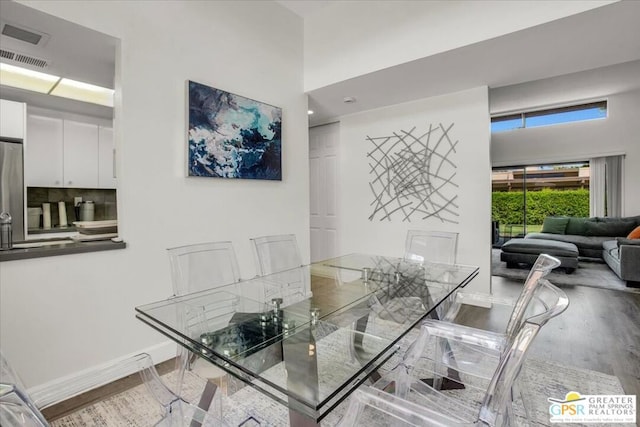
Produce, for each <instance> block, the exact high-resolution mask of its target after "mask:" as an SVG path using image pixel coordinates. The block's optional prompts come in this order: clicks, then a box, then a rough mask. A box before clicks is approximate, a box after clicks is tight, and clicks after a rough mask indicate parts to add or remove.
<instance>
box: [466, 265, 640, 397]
mask: <svg viewBox="0 0 640 427" xmlns="http://www.w3.org/2000/svg"><path fill="white" fill-rule="evenodd" d="M492 288H493V289H492V291H493V294H495V295H504V296H510V297H517V296H518V294H519V293H520V291H521V290H522V283H521V282H519V281H515V280H510V279H505V278H502V277H495V276H494V277H493V281H492ZM562 289H563V290H564V291H565V293H566V294H567V296H568V297H569V308H567V310H566V311H565V312H564V313H562V314H561V315H560V316H558V317H556V318H554V319H552V320H550V321H549V323H548V324H547V325H545V326H544V328H542V330H541V331H540V335H538V336H537V337H536V340H535V341H534V343H533V345H532V348H531V350H530V353H529V355H530V356H532V357H536V358H538V359H544V360H549V361H552V362H557V363H561V364H564V365H569V366H573V367H576V368H581V369H590V370H593V371H598V372H602V373H605V374H608V375H615V376H616V377H618V378H619V379H620V383H621V384H622V388H623V389H624V391H625V393H626V394H635V395H636V396H640V294H637V293H630V292H622V291H614V290H608V289H598V288H592V287H587V286H563V287H562ZM505 318H508V313H504V312H501V310H500V309H498V308H497V307H494V308H492V309H485V308H479V307H473V306H464V308H463V309H462V310H461V311H460V314H459V315H458V317H457V319H456V322H457V323H461V324H465V325H468V326H474V327H478V328H482V329H489V330H496V331H504V327H505V324H504V322H503V320H504V319H505Z"/></svg>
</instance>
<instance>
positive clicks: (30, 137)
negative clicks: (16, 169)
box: [24, 114, 64, 187]
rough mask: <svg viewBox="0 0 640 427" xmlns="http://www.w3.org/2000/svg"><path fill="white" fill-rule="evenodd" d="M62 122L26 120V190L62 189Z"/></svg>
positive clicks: (50, 118)
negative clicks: (42, 188) (33, 188)
mask: <svg viewBox="0 0 640 427" xmlns="http://www.w3.org/2000/svg"><path fill="white" fill-rule="evenodd" d="M63 132H64V128H63V120H62V119H57V118H53V117H44V116H39V115H34V114H29V115H28V116H27V139H26V141H25V152H24V160H25V183H26V185H27V187H63V186H64V185H63V184H62V182H63V181H62V180H63V170H62V165H63V155H62V153H63Z"/></svg>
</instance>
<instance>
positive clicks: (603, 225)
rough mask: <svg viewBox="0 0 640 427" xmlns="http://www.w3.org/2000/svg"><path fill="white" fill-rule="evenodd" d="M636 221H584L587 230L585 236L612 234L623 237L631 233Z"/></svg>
mask: <svg viewBox="0 0 640 427" xmlns="http://www.w3.org/2000/svg"><path fill="white" fill-rule="evenodd" d="M635 224H636V223H635V221H622V220H620V221H610V222H592V221H587V222H585V223H584V225H585V228H586V232H585V236H610V237H622V236H626V235H628V234H629V232H630V231H631V230H633V229H634V228H635Z"/></svg>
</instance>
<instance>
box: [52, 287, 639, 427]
mask: <svg viewBox="0 0 640 427" xmlns="http://www.w3.org/2000/svg"><path fill="white" fill-rule="evenodd" d="M492 287H493V293H494V294H495V295H503V296H511V297H517V295H518V294H519V293H520V291H521V289H522V283H521V282H519V281H514V280H509V279H505V278H501V277H493V282H492ZM563 290H564V291H565V292H566V293H567V296H568V297H569V300H570V305H569V308H568V309H567V311H565V312H564V313H563V314H561V315H560V316H558V317H557V318H555V319H552V320H551V321H550V322H549V324H547V325H546V326H545V327H544V328H543V329H542V331H541V332H540V335H539V336H538V337H537V338H536V341H535V342H534V344H533V346H532V349H531V353H530V355H531V356H533V357H537V358H539V359H545V360H550V361H553V362H557V363H561V364H565V365H569V366H573V367H577V368H582V369H591V370H594V371H598V372H602V373H605V374H609V375H615V376H617V377H618V378H619V379H620V382H621V384H622V387H623V389H624V392H625V393H626V394H635V395H636V396H640V294H634V293H627V292H621V291H613V290H606V289H597V288H591V287H586V286H572V287H566V286H565V287H563ZM319 297H321V294H319V293H315V295H314V298H319ZM327 297H329V295H327ZM508 315H509V313H508V312H504V311H503V310H501V309H499V308H497V307H494V308H492V309H486V308H479V307H472V306H465V307H464V308H463V309H462V310H461V312H460V314H459V316H458V318H457V320H456V321H457V322H458V323H461V324H465V325H468V326H474V327H478V328H483V329H489V330H496V331H503V330H504V327H505V322H504V320H505V319H506V318H508ZM172 366H173V363H172V361H167V362H165V363H163V364H162V367H161V368H162V371H165V372H166V370H167V369H171V367H172ZM135 377H137V375H134V376H132V377H131V378H128V379H127V378H125V379H123V380H119V381H116V382H114V383H112V384H108V385H106V386H103V387H101V388H99V389H97V390H94V391H91V392H89V393H85V394H83V395H80V396H77V397H74V398H72V399H69V400H67V401H65V402H62V403H59V404H57V405H54V406H52V407H50V408H48V409H46V410H45V411H44V414H45V416H46V417H47V419H49V420H53V419H56V418H59V417H61V416H64V415H65V414H68V413H69V412H72V411H74V410H77V409H79V408H81V407H84V406H87V405H89V404H91V403H93V402H95V401H97V400H100V399H103V398H105V397H108V396H111V395H113V394H116V393H119V392H121V391H123V390H125V389H126V388H129V387H132V386H133V385H135V384H136V383H139V379H138V378H135Z"/></svg>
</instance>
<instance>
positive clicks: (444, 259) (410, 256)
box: [404, 230, 458, 264]
mask: <svg viewBox="0 0 640 427" xmlns="http://www.w3.org/2000/svg"><path fill="white" fill-rule="evenodd" d="M457 253H458V233H453V232H448V231H426V230H409V231H407V239H406V241H405V248H404V258H405V259H406V260H407V261H413V262H420V263H422V262H437V263H442V264H455V263H456V256H457Z"/></svg>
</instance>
